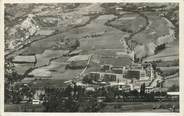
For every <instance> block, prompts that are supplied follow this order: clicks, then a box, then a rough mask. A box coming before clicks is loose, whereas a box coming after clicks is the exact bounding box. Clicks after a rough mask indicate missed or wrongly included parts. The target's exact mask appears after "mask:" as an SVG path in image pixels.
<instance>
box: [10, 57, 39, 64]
mask: <svg viewBox="0 0 184 116" xmlns="http://www.w3.org/2000/svg"><path fill="white" fill-rule="evenodd" d="M13 62H14V63H34V62H36V58H35V56H15V58H14V59H13Z"/></svg>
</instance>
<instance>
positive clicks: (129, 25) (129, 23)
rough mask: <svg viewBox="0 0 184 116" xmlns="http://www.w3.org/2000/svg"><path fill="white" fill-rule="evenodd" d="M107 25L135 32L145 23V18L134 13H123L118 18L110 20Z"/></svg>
mask: <svg viewBox="0 0 184 116" xmlns="http://www.w3.org/2000/svg"><path fill="white" fill-rule="evenodd" d="M109 25H111V26H113V27H115V28H117V29H119V30H122V31H125V32H129V33H135V32H137V31H138V30H139V29H140V28H141V27H144V26H145V25H146V19H145V18H144V17H143V16H141V15H139V14H136V13H125V14H123V15H122V16H121V17H120V18H118V19H116V20H114V21H112V22H110V23H109Z"/></svg>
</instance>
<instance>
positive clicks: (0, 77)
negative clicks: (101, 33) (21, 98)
mask: <svg viewBox="0 0 184 116" xmlns="http://www.w3.org/2000/svg"><path fill="white" fill-rule="evenodd" d="M73 2H82V3H96V2H104V3H109V2H111V3H112V2H131V3H138V2H153V3H162V2H178V3H179V6H180V9H179V13H180V14H179V18H180V20H179V24H180V27H179V38H180V39H179V61H180V78H179V80H180V113H137V112H132V113H18V112H12V113H10V112H6V113H4V70H3V68H4V3H73ZM183 15H184V2H183V0H70V1H67V0H62V1H61V0H0V40H1V41H0V53H1V54H0V116H1V115H4V116H19V115H20V116H24V115H29V116H32V115H35V116H37V115H40V116H42V115H45V116H52V115H55V116H60V115H65V116H71V115H80V116H86V115H89V116H94V115H95V116H101V115H105V116H112V115H115V116H120V115H121V116H122V115H123V116H137V115H140V116H148V115H149V116H158V115H160V116H184V106H183V105H184V83H183V82H184V78H183V75H184V72H183V71H184V67H183V64H184V58H183V57H184V52H183V50H182V48H183V47H184V40H183V38H184V29H183V26H184V21H183V20H184V16H183Z"/></svg>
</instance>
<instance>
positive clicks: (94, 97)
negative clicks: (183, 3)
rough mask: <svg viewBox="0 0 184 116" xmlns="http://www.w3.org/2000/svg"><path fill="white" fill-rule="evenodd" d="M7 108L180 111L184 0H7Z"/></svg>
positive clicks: (18, 109) (124, 111) (5, 60)
mask: <svg viewBox="0 0 184 116" xmlns="http://www.w3.org/2000/svg"><path fill="white" fill-rule="evenodd" d="M4 38H5V41H4V46H5V47H4V112H53V113H54V112H61V113H62V112H65V113H71V112H89V113H91V112H100V113H103V112H119V113H126V112H156V113H168V112H176V113H179V112H180V107H179V106H180V104H179V99H180V98H179V88H180V87H179V3H177V2H175V3H174V2H173V3H172V2H168V3H166V2H163V3H154V2H152V3H149V2H140V3H139V2H137V3H131V2H128V3H125V2H122V3H115V2H114V3H6V4H4Z"/></svg>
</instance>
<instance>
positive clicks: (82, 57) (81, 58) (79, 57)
mask: <svg viewBox="0 0 184 116" xmlns="http://www.w3.org/2000/svg"><path fill="white" fill-rule="evenodd" d="M89 57H90V55H77V56H73V57H71V58H69V59H68V60H67V61H69V62H72V61H86V60H88V59H89Z"/></svg>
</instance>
